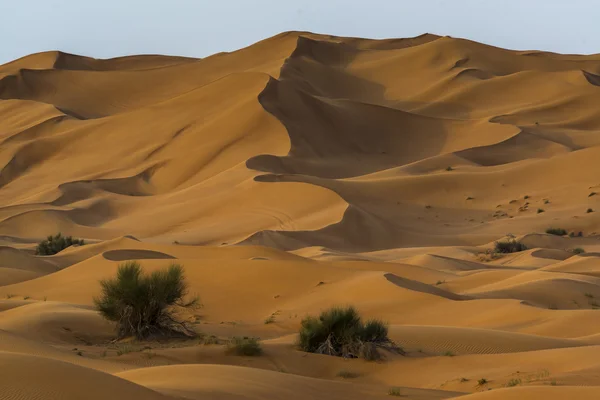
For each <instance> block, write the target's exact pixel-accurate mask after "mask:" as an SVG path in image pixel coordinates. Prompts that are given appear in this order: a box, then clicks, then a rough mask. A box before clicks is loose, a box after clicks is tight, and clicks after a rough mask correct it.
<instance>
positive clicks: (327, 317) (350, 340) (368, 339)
mask: <svg viewBox="0 0 600 400" xmlns="http://www.w3.org/2000/svg"><path fill="white" fill-rule="evenodd" d="M298 345H299V347H300V349H301V350H303V351H306V352H309V353H318V354H327V355H331V356H337V357H345V358H359V357H362V358H364V359H366V360H377V359H380V358H381V355H380V354H379V352H378V349H379V348H384V349H386V350H389V351H394V352H397V353H403V352H402V350H401V349H400V348H399V347H397V346H396V345H395V344H394V343H393V342H392V341H391V340H390V338H389V337H388V327H387V325H386V324H385V323H383V322H382V321H379V320H376V319H372V320H368V321H366V322H363V321H362V319H361V317H360V315H359V314H358V312H357V311H356V309H355V308H354V307H333V308H331V309H329V310H325V311H323V312H322V313H321V315H320V316H319V317H312V316H309V317H306V318H304V319H303V320H302V323H301V328H300V335H299V341H298Z"/></svg>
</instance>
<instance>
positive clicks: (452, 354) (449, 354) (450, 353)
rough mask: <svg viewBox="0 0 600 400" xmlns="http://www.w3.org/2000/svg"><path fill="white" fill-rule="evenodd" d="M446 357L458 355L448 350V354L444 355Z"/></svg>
mask: <svg viewBox="0 0 600 400" xmlns="http://www.w3.org/2000/svg"><path fill="white" fill-rule="evenodd" d="M444 355H445V356H446V357H454V356H455V355H456V354H454V353H453V352H451V351H450V350H448V351H447V352H445V353H444Z"/></svg>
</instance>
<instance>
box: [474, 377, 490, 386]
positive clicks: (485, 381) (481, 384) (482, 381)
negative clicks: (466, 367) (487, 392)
mask: <svg viewBox="0 0 600 400" xmlns="http://www.w3.org/2000/svg"><path fill="white" fill-rule="evenodd" d="M486 383H488V381H487V379H485V378H481V379H479V380H478V381H477V384H478V385H479V386H483V385H485V384H486Z"/></svg>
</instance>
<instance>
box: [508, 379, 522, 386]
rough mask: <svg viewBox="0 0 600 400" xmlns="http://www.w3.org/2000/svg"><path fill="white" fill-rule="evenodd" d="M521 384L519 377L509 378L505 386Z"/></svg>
mask: <svg viewBox="0 0 600 400" xmlns="http://www.w3.org/2000/svg"><path fill="white" fill-rule="evenodd" d="M520 384H521V380H520V379H511V380H510V381H508V383H507V384H506V386H507V387H513V386H517V385H520Z"/></svg>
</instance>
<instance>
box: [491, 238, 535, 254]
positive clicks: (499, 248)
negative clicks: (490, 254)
mask: <svg viewBox="0 0 600 400" xmlns="http://www.w3.org/2000/svg"><path fill="white" fill-rule="evenodd" d="M524 250H527V246H525V245H524V244H523V243H521V242H519V241H518V240H517V239H515V238H509V239H508V240H504V241H498V242H496V243H495V244H494V251H495V252H497V253H504V254H506V253H517V252H519V251H524Z"/></svg>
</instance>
